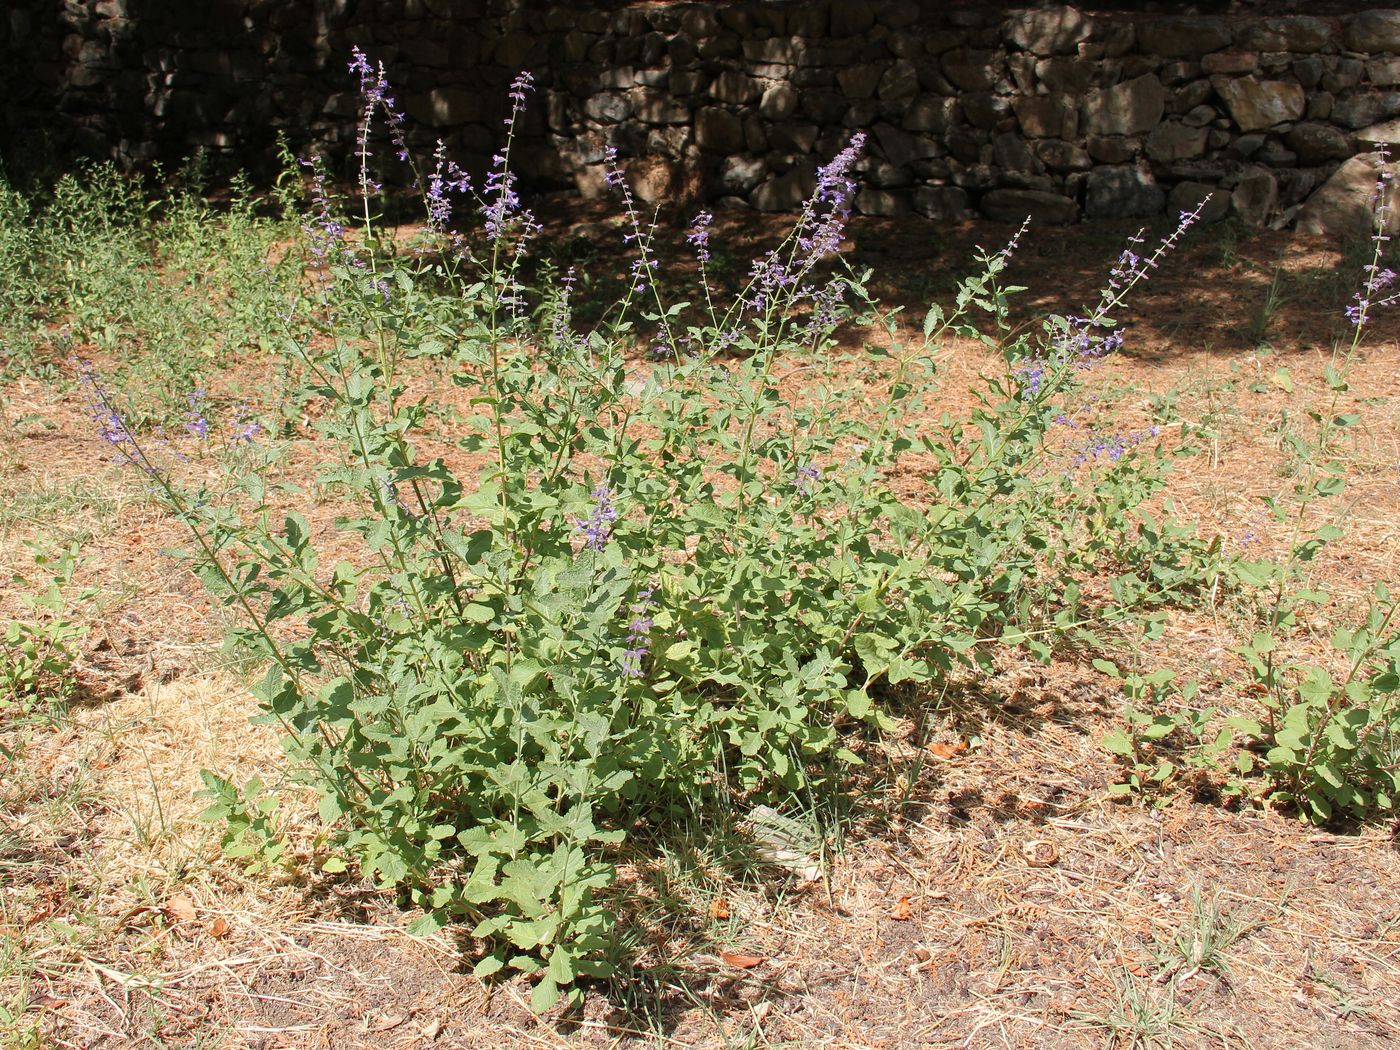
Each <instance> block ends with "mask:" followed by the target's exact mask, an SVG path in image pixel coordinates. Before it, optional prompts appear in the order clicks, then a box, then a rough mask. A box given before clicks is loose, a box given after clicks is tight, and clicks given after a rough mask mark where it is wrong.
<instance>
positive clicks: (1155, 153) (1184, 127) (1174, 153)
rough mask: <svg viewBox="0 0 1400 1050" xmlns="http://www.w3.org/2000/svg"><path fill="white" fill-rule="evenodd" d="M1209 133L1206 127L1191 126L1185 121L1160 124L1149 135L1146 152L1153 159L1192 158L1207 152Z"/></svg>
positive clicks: (1173, 159)
mask: <svg viewBox="0 0 1400 1050" xmlns="http://www.w3.org/2000/svg"><path fill="white" fill-rule="evenodd" d="M1207 134H1208V130H1207V129H1206V128H1205V127H1201V126H1197V127H1191V126H1190V125H1188V124H1186V123H1184V122H1183V123H1177V122H1175V121H1172V122H1168V123H1164V124H1159V125H1157V126H1156V127H1155V128H1153V129H1152V132H1151V134H1149V135H1148V136H1147V144H1146V146H1145V152H1146V153H1147V157H1148V159H1149V160H1153V161H1159V162H1169V161H1176V160H1190V159H1191V158H1192V157H1199V156H1201V155H1203V154H1204V153H1205V151H1206V136H1207Z"/></svg>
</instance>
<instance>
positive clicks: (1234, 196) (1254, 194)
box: [1230, 168, 1278, 226]
mask: <svg viewBox="0 0 1400 1050" xmlns="http://www.w3.org/2000/svg"><path fill="white" fill-rule="evenodd" d="M1277 207H1278V179H1276V178H1275V177H1274V173H1273V172H1271V171H1269V170H1268V169H1267V168H1250V169H1249V170H1248V171H1247V172H1246V174H1245V175H1244V177H1243V178H1241V179H1240V181H1239V182H1238V183H1236V185H1235V189H1234V192H1233V193H1231V194H1230V210H1231V211H1232V212H1233V213H1234V214H1236V215H1238V216H1239V217H1240V218H1241V219H1242V220H1243V221H1244V222H1246V223H1248V224H1249V225H1251V226H1263V225H1265V224H1266V223H1267V222H1268V221H1269V217H1270V216H1271V215H1272V214H1273V212H1274V209H1275V208H1277Z"/></svg>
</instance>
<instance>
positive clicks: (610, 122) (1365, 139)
mask: <svg viewBox="0 0 1400 1050" xmlns="http://www.w3.org/2000/svg"><path fill="white" fill-rule="evenodd" d="M1167 6H1168V7H1171V6H1173V5H1167ZM1176 6H1177V7H1179V6H1180V5H1176ZM1261 6H1263V7H1264V8H1265V9H1266V11H1268V12H1277V11H1278V10H1280V9H1283V5H1280V4H1277V3H1270V4H1264V5H1261ZM1302 6H1303V7H1304V8H1305V9H1306V10H1307V11H1309V12H1311V13H1288V14H1277V13H1260V12H1258V10H1257V9H1254V10H1250V9H1245V10H1243V11H1241V10H1232V11H1227V12H1226V13H1220V14H1187V15H1181V14H1170V13H1162V12H1161V11H1155V12H1154V11H1152V10H1146V11H1144V10H1141V9H1139V10H1123V9H1121V8H1119V9H1115V8H1113V7H1111V6H1110V7H1107V8H1105V7H1103V6H1102V5H1101V6H1100V7H1097V8H1095V9H1093V10H1089V9H1087V8H1084V7H1081V8H1076V7H1070V6H1042V7H1034V8H1028V7H1025V6H1020V7H1017V6H1009V5H1002V4H995V3H975V4H949V3H943V2H934V0H927V2H924V3H919V2H915V0H802V2H799V3H789V2H771V0H747V2H745V0H740V2H733V3H729V2H711V3H705V2H692V3H644V4H628V5H624V6H615V5H614V6H610V5H605V4H598V5H574V4H544V3H540V2H538V0H202V2H200V3H188V2H185V0H175V2H171V0H27V2H21V3H19V4H16V5H13V6H12V9H11V11H10V12H9V14H8V17H7V16H5V15H0V48H2V49H3V50H4V52H5V59H6V61H5V69H6V71H7V72H8V74H9V75H10V78H11V80H12V81H13V82H12V83H10V84H7V85H5V87H6V91H5V100H4V102H3V107H4V108H3V116H4V128H5V133H6V138H5V141H4V143H3V145H4V149H5V152H6V153H7V154H17V153H20V152H23V151H24V150H26V149H32V148H33V147H34V145H35V143H36V142H39V141H41V140H42V141H46V142H48V143H49V144H50V146H51V148H52V149H53V151H54V152H56V153H58V154H59V155H66V154H70V153H74V152H77V153H86V154H94V155H103V156H107V155H110V156H115V157H117V158H119V159H120V160H122V161H124V162H126V163H129V164H133V165H140V164H144V163H148V162H150V161H153V160H161V161H164V162H166V163H167V164H169V163H172V162H177V161H178V160H179V158H180V157H181V156H183V155H186V154H188V153H190V152H191V151H192V150H194V149H196V148H199V149H203V150H205V151H207V153H208V154H209V155H210V156H211V157H212V158H213V159H214V161H215V164H216V167H222V168H223V169H225V170H227V169H230V168H231V167H236V166H241V167H247V168H251V169H253V170H254V171H266V170H268V166H269V163H270V158H271V156H272V146H273V143H274V139H275V135H276V133H277V132H279V131H281V132H282V133H284V134H285V135H286V136H287V138H288V140H289V141H290V143H291V145H292V146H293V148H295V149H298V150H303V151H305V150H311V149H319V150H321V151H324V152H326V153H327V154H328V155H329V156H331V157H332V158H334V159H338V161H339V162H341V163H344V162H346V160H347V159H348V157H349V153H350V150H351V146H352V144H353V135H354V122H355V120H356V114H357V109H358V102H357V98H356V96H355V94H354V85H353V83H352V82H351V79H350V78H349V76H348V75H347V74H346V72H345V60H346V58H347V56H348V52H349V50H350V47H351V45H352V44H358V45H359V46H361V47H362V48H364V49H365V50H366V51H367V52H368V53H369V54H370V56H371V57H372V58H374V59H376V60H382V61H384V63H385V64H386V67H387V69H388V73H389V76H390V79H391V80H392V81H393V82H394V83H395V85H396V87H397V89H398V91H399V99H400V101H401V102H402V104H403V106H404V108H405V109H406V110H407V112H408V115H409V117H410V118H411V121H412V122H413V124H414V126H415V131H414V132H413V135H414V144H415V146H416V147H418V148H421V149H422V150H423V151H424V152H425V153H426V152H428V151H430V150H431V148H432V144H433V142H434V141H435V140H436V139H437V138H438V137H441V138H443V139H444V140H445V141H446V142H447V144H448V146H449V148H450V149H451V151H452V152H453V153H454V155H456V156H458V157H460V158H463V159H464V160H465V161H466V162H467V165H468V167H469V169H470V168H472V167H475V168H476V170H478V171H479V170H481V168H482V167H483V166H484V164H485V163H486V161H487V158H488V157H489V155H490V153H491V152H492V150H493V149H495V148H496V146H497V144H498V142H499V138H500V130H501V129H500V121H501V118H502V117H503V116H504V107H505V106H506V104H507V100H506V87H507V84H508V83H509V81H510V79H511V78H512V77H513V76H514V75H515V73H516V72H517V71H519V70H521V69H529V70H532V71H533V72H534V73H535V74H536V76H537V80H538V90H537V93H536V97H535V98H534V100H533V101H532V107H531V109H530V112H529V115H528V117H527V119H526V120H525V121H523V122H522V124H521V126H520V127H519V129H518V130H519V146H518V148H519V151H520V152H519V154H518V156H519V157H520V158H521V164H520V170H521V171H522V172H524V173H525V174H526V175H528V176H529V177H530V178H531V179H532V180H533V181H535V182H536V183H537V184H541V185H544V186H547V187H559V188H573V189H576V190H578V191H579V192H581V193H584V194H590V195H591V194H597V193H600V192H602V188H603V167H602V161H603V153H604V149H605V148H606V147H607V146H609V145H611V146H613V147H615V148H616V149H617V151H618V153H619V156H620V158H621V159H622V161H623V163H624V165H625V166H626V168H627V170H628V173H629V178H630V179H631V180H632V182H633V185H634V188H635V189H636V191H637V192H638V194H639V195H640V196H642V197H643V198H644V199H646V200H649V201H663V200H675V199H681V200H683V201H684V202H685V203H687V205H688V204H690V203H693V202H695V201H697V200H699V199H702V198H704V199H709V200H721V201H727V202H729V203H732V204H735V205H738V204H743V205H745V206H749V207H753V208H757V209H760V210H765V211H771V210H786V209H790V208H792V207H794V206H795V205H796V204H797V203H798V202H799V201H801V200H802V199H803V197H805V196H806V194H807V193H808V192H809V191H810V189H811V187H812V185H813V181H814V178H815V170H816V167H817V165H818V164H819V163H821V162H822V161H823V160H825V159H827V158H829V157H830V156H831V155H832V154H834V153H835V152H836V151H837V150H839V149H840V148H841V147H842V146H843V145H844V144H845V142H846V141H847V140H848V139H849V137H850V136H851V134H852V133H854V132H855V131H857V130H861V131H865V132H866V133H867V135H868V146H867V151H866V156H865V159H864V160H863V161H862V164H861V175H862V182H863V189H862V191H861V193H860V195H859V197H858V198H857V208H858V209H859V210H860V211H862V212H865V213H868V214H878V215H898V214H901V213H906V212H910V211H913V212H917V213H920V214H923V215H926V216H930V217H934V218H944V219H960V218H967V217H971V216H973V215H977V214H981V215H983V216H986V217H989V218H993V219H1000V220H1005V221H1019V220H1020V219H1021V218H1022V217H1023V216H1025V215H1026V214H1028V213H1029V214H1031V215H1032V216H1033V217H1034V218H1035V219H1036V221H1038V222H1041V223H1069V222H1076V221H1079V220H1080V219H1090V220H1093V219H1099V218H1110V217H1124V216H1141V217H1148V216H1153V215H1158V214H1161V213H1164V212H1167V211H1169V210H1176V209H1180V208H1183V207H1186V206H1189V205H1192V204H1194V203H1195V202H1196V201H1198V200H1199V199H1200V198H1201V197H1202V196H1203V195H1204V194H1205V193H1206V192H1208V191H1216V192H1215V196H1214V197H1213V199H1212V201H1211V203H1210V204H1209V205H1208V208H1209V210H1210V213H1211V215H1212V216H1218V215H1221V214H1224V213H1226V212H1228V211H1231V210H1233V211H1234V212H1236V213H1238V214H1240V215H1241V216H1243V217H1244V218H1245V219H1246V220H1248V221H1251V222H1256V223H1268V222H1272V223H1275V224H1282V223H1286V222H1288V221H1289V220H1290V219H1291V218H1293V217H1294V215H1295V214H1296V213H1297V211H1298V208H1299V206H1300V205H1301V204H1302V203H1303V202H1304V201H1305V200H1306V199H1307V198H1308V197H1309V196H1310V195H1311V194H1313V193H1314V191H1315V190H1317V189H1318V187H1320V186H1321V185H1322V184H1323V183H1324V182H1325V181H1326V180H1328V179H1329V177H1331V176H1332V175H1333V174H1334V172H1336V171H1337V169H1338V168H1339V167H1340V166H1341V165H1342V164H1343V162H1344V161H1346V160H1348V158H1352V157H1353V156H1355V155H1357V154H1368V153H1371V152H1373V151H1374V150H1376V149H1377V148H1378V147H1381V146H1385V145H1389V144H1392V143H1394V142H1396V141H1397V140H1400V122H1396V121H1392V119H1391V118H1394V117H1396V116H1397V115H1400V11H1390V10H1377V9H1374V8H1373V7H1372V6H1371V5H1369V4H1367V5H1361V4H1356V5H1351V6H1352V7H1353V8H1355V9H1354V10H1348V6H1347V5H1345V4H1342V5H1340V6H1336V7H1332V8H1327V9H1325V10H1327V12H1328V13H1326V14H1318V13H1316V12H1318V11H1320V10H1324V9H1323V8H1322V5H1320V4H1306V5H1302ZM386 152H387V151H386Z"/></svg>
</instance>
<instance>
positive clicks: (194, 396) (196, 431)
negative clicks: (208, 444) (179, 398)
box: [185, 386, 209, 441]
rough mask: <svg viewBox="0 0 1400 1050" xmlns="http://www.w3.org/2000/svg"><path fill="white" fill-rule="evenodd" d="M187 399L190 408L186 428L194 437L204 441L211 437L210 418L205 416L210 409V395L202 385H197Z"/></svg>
mask: <svg viewBox="0 0 1400 1050" xmlns="http://www.w3.org/2000/svg"><path fill="white" fill-rule="evenodd" d="M185 400H186V401H187V402H188V403H189V406H190V410H189V412H187V413H186V414H185V429H186V430H187V431H189V434H190V436H191V437H193V438H198V439H199V440H200V441H204V440H206V439H208V437H209V420H208V418H207V417H206V416H205V412H206V411H207V410H208V396H207V395H206V394H205V392H204V388H203V387H202V386H199V387H195V388H194V389H193V390H191V391H190V392H189V394H188V395H187V396H186V398H185Z"/></svg>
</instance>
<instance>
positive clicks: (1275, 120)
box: [1213, 77, 1307, 131]
mask: <svg viewBox="0 0 1400 1050" xmlns="http://www.w3.org/2000/svg"><path fill="white" fill-rule="evenodd" d="M1213 83H1214V84H1215V90H1216V92H1217V93H1218V94H1219V95H1220V97H1221V98H1222V99H1223V100H1224V101H1225V105H1226V106H1228V107H1229V109H1230V116H1232V117H1233V118H1234V120H1235V123H1236V124H1238V125H1239V127H1240V130H1241V131H1259V130H1261V129H1263V128H1271V127H1273V126H1274V125H1275V124H1282V123H1283V122H1284V121H1288V120H1297V119H1298V118H1300V117H1301V116H1302V115H1303V112H1304V110H1305V109H1306V108H1307V97H1306V95H1305V94H1304V92H1303V89H1302V88H1301V87H1300V86H1299V85H1297V84H1291V83H1289V82H1288V81H1285V80H1247V79H1240V80H1226V79H1225V78H1223V77H1222V78H1219V79H1217V80H1215V81H1213Z"/></svg>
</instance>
